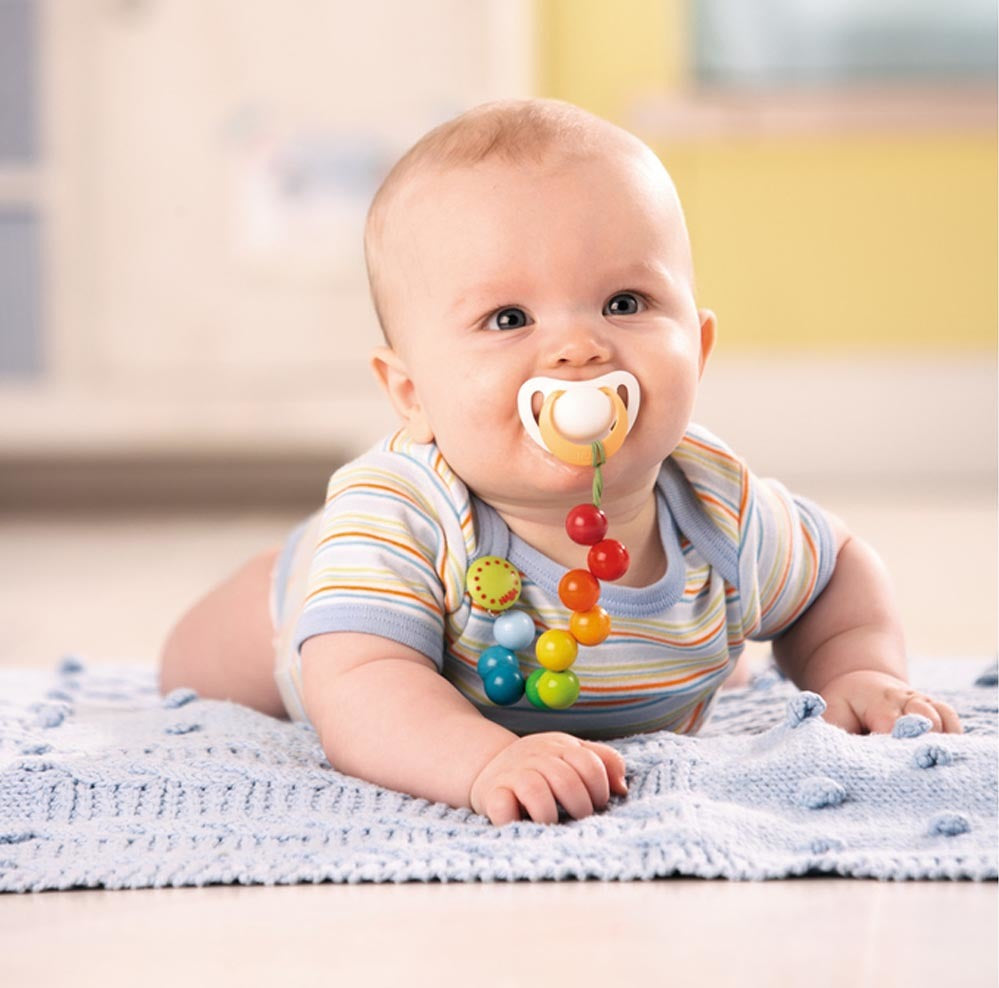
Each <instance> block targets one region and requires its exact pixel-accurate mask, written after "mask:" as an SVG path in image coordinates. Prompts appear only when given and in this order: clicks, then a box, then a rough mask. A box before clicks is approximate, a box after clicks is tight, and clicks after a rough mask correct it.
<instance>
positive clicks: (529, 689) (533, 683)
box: [524, 669, 548, 710]
mask: <svg viewBox="0 0 999 988" xmlns="http://www.w3.org/2000/svg"><path fill="white" fill-rule="evenodd" d="M545 672H547V670H546V669H535V670H534V672H532V673H531V674H530V676H528V677H527V682H526V683H524V695H525V696H526V697H527V699H528V700H530V701H531V704H532V705H533V706H535V707H537V708H538V710H547V709H548V704H547V703H545V701H544V700H542V699H541V697H540V696H538V680H539V679H540V678H541V677H542V676H543V675H544V674H545Z"/></svg>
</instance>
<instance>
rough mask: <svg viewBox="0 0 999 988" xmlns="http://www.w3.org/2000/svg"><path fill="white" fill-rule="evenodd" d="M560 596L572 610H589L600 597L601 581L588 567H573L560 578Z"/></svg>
mask: <svg viewBox="0 0 999 988" xmlns="http://www.w3.org/2000/svg"><path fill="white" fill-rule="evenodd" d="M558 596H559V600H561V601H562V603H563V604H565V606H566V607H568V608H569V610H570V611H588V610H589V609H590V608H591V607H593V606H594V605H595V604H596V602H597V601H598V600H599V599H600V581H599V580H598V579H597V578H596V577H595V576H594V575H593V574H592V573H591V572H590V571H589V570H588V569H571V570H569V572H568V573H566V574H565V576H563V577H562V579H561V580H559V583H558Z"/></svg>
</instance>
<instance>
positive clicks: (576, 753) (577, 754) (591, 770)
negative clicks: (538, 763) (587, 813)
mask: <svg viewBox="0 0 999 988" xmlns="http://www.w3.org/2000/svg"><path fill="white" fill-rule="evenodd" d="M562 758H563V760H564V761H566V762H568V764H569V765H570V766H571V767H572V768H573V769H575V770H576V772H577V774H578V775H579V778H580V780H581V781H582V783H583V785H584V786H585V787H586V791H587V792H588V793H589V795H590V803H591V809H597V810H602V809H603V808H604V807H605V806H606V805H607V802H608V800H609V799H610V781H609V780H608V778H607V768H606V767H605V765H604V763H603V762H602V761H601V760H600V756H599V755H598V754H597V753H596V752H595V751H593V750H592V749H591V748H584V747H583V746H582V745H580V746H579V747H578V748H570V749H569V750H568V751H565V752H563V754H562ZM564 805H565V804H564V803H563V806H564ZM568 809H569V808H568V807H566V810H568ZM573 815H574V816H575V814H573ZM576 819H579V818H578V817H576Z"/></svg>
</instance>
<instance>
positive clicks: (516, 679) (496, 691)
mask: <svg viewBox="0 0 999 988" xmlns="http://www.w3.org/2000/svg"><path fill="white" fill-rule="evenodd" d="M483 685H484V686H485V689H486V696H488V697H489V699H490V700H492V702H493V703H495V704H497V705H499V706H501V707H507V706H509V705H510V704H511V703H516V702H517V701H518V700H519V699H520V698H521V697H522V696H523V695H524V677H523V676H522V675H521V674H520V670H519V669H517V668H516V667H515V668H512V669H511V668H509V667H505V668H504V667H500V668H497V669H495V670H493V671H492V672H491V673H489V674H488V675H487V676H485V677H484V678H483Z"/></svg>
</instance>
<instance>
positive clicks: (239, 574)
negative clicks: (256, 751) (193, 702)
mask: <svg viewBox="0 0 999 988" xmlns="http://www.w3.org/2000/svg"><path fill="white" fill-rule="evenodd" d="M279 552H280V547H278V546H275V547H274V548H271V549H267V550H266V551H265V552H261V553H260V554H259V555H257V556H254V557H253V559H251V560H250V561H249V562H248V563H246V564H245V565H244V566H242V567H241V568H240V569H238V570H237V571H236V572H235V573H234V574H233V575H232V576H230V577H229V578H228V579H226V580H224V581H223V582H222V583H220V584H219V585H218V586H217V587H215V589H214V590H212V591H210V592H209V593H208V594H207V595H206V596H204V597H203V598H202V599H201V600H199V601H198V602H197V603H196V604H195V605H194V606H193V607H192V608H191V609H190V610H189V611H188V612H187V613H186V614H185V615H184V616H183V617H182V618H181V619H180V620H179V621H178V622H177V624H176V625H175V626H174V628H173V630H172V631H171V632H170V634H169V636H168V637H167V640H166V644H165V645H164V646H163V653H162V655H161V657H160V690H161V692H163V693H167V692H169V691H170V690H172V689H174V688H176V687H178V686H189V687H191V689H194V690H196V691H197V692H198V695H199V696H202V697H205V698H206V699H211V700H233V701H235V702H236V703H242V704H244V705H245V706H248V707H253V708H255V709H256V710H260V711H262V712H263V713H265V714H270V715H271V716H272V717H286V716H287V713H286V712H285V707H284V703H283V702H282V701H281V695H280V693H279V692H278V688H277V685H276V683H275V682H274V629H273V627H272V622H271V614H270V587H271V570H272V568H273V566H274V561H275V559H276V558H277V555H278V553H279Z"/></svg>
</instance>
